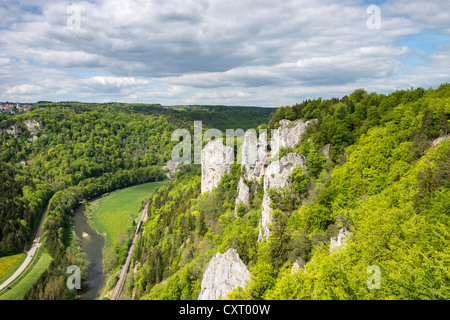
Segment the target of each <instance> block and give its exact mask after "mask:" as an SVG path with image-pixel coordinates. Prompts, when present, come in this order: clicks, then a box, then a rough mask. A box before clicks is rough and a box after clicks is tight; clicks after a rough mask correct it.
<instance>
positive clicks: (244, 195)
mask: <svg viewBox="0 0 450 320" xmlns="http://www.w3.org/2000/svg"><path fill="white" fill-rule="evenodd" d="M241 201H242V202H243V203H244V206H245V207H247V208H248V207H249V206H250V188H249V187H248V186H247V185H246V184H245V181H244V178H242V177H241V178H240V179H239V184H238V195H237V197H236V203H235V207H234V214H235V216H237V211H236V210H237V207H238V205H239V203H241Z"/></svg>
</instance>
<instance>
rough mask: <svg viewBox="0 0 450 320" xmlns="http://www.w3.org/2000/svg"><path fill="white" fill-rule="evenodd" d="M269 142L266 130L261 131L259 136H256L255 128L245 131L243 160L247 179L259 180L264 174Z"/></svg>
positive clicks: (242, 163) (242, 164)
mask: <svg viewBox="0 0 450 320" xmlns="http://www.w3.org/2000/svg"><path fill="white" fill-rule="evenodd" d="M267 143H268V141H267V132H266V131H261V133H260V135H259V137H256V131H254V130H249V131H247V132H246V133H245V135H244V142H243V143H242V160H241V166H242V168H243V172H244V177H245V179H247V180H251V181H259V180H260V179H261V178H262V177H263V176H264V166H265V162H266V160H267Z"/></svg>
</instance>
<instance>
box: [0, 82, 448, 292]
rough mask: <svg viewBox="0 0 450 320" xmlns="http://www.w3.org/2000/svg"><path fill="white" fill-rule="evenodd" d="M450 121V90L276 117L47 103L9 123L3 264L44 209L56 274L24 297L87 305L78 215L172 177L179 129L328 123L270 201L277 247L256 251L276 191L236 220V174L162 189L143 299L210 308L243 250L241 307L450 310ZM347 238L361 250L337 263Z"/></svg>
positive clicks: (1, 154)
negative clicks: (208, 293) (336, 304)
mask: <svg viewBox="0 0 450 320" xmlns="http://www.w3.org/2000/svg"><path fill="white" fill-rule="evenodd" d="M268 111H270V115H269V112H268ZM264 115H265V118H264ZM449 116H450V85H449V84H443V85H441V86H440V87H439V88H437V89H431V88H430V89H423V88H416V89H410V90H398V91H395V92H393V93H390V94H387V95H385V94H377V93H368V92H367V91H365V90H363V89H358V90H355V91H354V92H352V93H350V94H349V95H348V96H344V97H342V98H332V99H322V98H317V99H314V100H307V101H303V102H301V103H298V104H295V105H292V106H284V107H280V108H278V109H272V110H259V109H257V108H256V109H254V110H246V109H244V108H243V107H242V108H236V109H233V108H231V107H222V106H216V107H212V106H197V107H193V108H192V109H189V108H188V107H187V106H174V107H170V108H169V107H162V106H160V105H144V104H141V105H139V104H134V105H131V104H115V103H111V104H82V103H77V102H73V103H68V102H67V103H50V102H43V103H41V104H39V107H38V108H36V109H34V110H32V111H30V112H29V113H26V114H21V115H16V116H9V115H8V116H6V115H3V116H2V118H0V120H2V122H0V128H1V129H2V134H1V135H0V145H1V149H0V176H1V180H0V190H1V193H0V223H1V230H0V256H5V255H11V254H14V253H17V252H21V251H22V250H23V248H24V246H25V245H27V244H29V241H30V240H31V239H32V237H33V235H34V232H35V230H36V227H37V224H38V223H39V221H40V218H41V216H42V214H44V212H45V213H46V215H47V219H46V223H45V225H44V244H45V248H46V249H47V251H48V252H49V253H50V254H51V256H52V258H53V261H52V263H51V264H50V266H49V268H48V270H47V271H46V272H44V273H43V274H42V275H41V277H40V278H39V280H38V281H37V282H36V283H35V284H34V286H33V287H32V288H31V289H30V290H29V291H28V292H27V294H26V296H25V299H75V298H76V297H77V292H76V291H75V290H68V289H67V288H66V286H65V279H66V277H67V274H66V273H65V270H66V268H67V266H69V265H71V264H77V265H80V266H83V270H82V271H83V276H86V266H87V261H86V258H85V257H84V256H83V254H82V253H80V252H78V251H77V249H76V246H74V245H73V243H72V242H73V239H72V237H71V234H70V233H71V231H70V216H71V214H72V212H73V210H74V209H75V208H76V206H77V205H78V203H79V202H80V201H85V200H89V199H92V198H94V197H97V196H99V195H102V194H104V193H107V192H110V191H113V190H116V189H119V188H122V187H126V186H130V185H134V184H140V183H145V182H150V181H158V180H162V179H165V172H164V170H162V166H164V165H165V164H166V163H167V161H168V160H169V159H170V155H171V151H172V148H173V146H174V145H175V144H176V143H177V142H176V141H171V133H172V132H173V130H175V129H176V128H181V127H183V128H188V129H189V130H192V125H193V123H192V120H202V121H203V125H204V129H207V128H208V127H215V128H219V129H220V128H235V129H237V128H242V129H248V128H256V127H258V126H259V128H263V129H274V128H277V127H278V126H279V121H280V120H282V119H288V120H296V119H303V120H311V119H314V122H313V123H312V125H310V126H309V127H308V129H307V131H306V133H305V134H304V135H303V136H302V140H301V141H300V143H299V144H298V145H296V146H293V147H291V148H286V149H282V150H280V155H283V154H286V153H288V152H297V153H299V154H302V155H304V156H305V158H306V168H307V170H306V172H303V170H300V169H296V170H294V171H293V173H292V175H291V176H290V180H289V184H288V186H287V187H286V188H282V189H270V190H269V193H270V197H271V199H272V203H271V208H272V219H273V222H272V225H271V235H270V237H269V239H268V241H260V242H259V241H258V231H259V223H260V217H261V203H262V198H263V193H264V191H263V185H262V183H256V182H252V181H246V183H247V185H248V186H249V190H250V206H244V205H243V204H242V203H241V204H238V205H237V207H236V208H235V199H236V196H237V185H238V181H239V178H240V176H241V173H242V168H241V166H240V165H238V164H234V165H233V166H232V168H231V170H230V172H229V173H227V174H224V175H223V176H222V179H221V181H220V183H219V185H218V187H217V188H215V189H214V190H213V191H212V192H207V193H203V194H201V192H200V185H201V169H200V166H199V165H185V166H182V167H181V169H180V171H179V172H177V173H176V175H175V176H174V177H173V180H172V181H171V182H170V183H168V184H167V185H165V186H163V187H160V188H159V189H158V190H157V191H155V192H154V194H153V197H152V199H151V205H150V213H149V219H148V221H147V222H146V223H145V225H144V235H143V236H140V237H139V240H138V243H137V245H136V249H135V252H134V256H133V261H132V263H133V264H136V268H137V269H136V272H135V273H133V274H132V280H131V285H130V286H128V287H127V290H129V291H130V292H129V296H134V297H135V298H136V299H197V297H198V295H199V292H200V286H201V281H202V276H203V272H204V271H205V269H206V266H207V265H208V262H209V261H210V259H211V258H212V256H213V255H214V254H215V253H217V252H221V253H224V252H226V251H227V250H228V249H229V248H234V249H236V250H237V251H238V253H239V256H240V258H241V259H242V261H243V262H244V263H245V264H246V265H247V266H248V268H249V271H250V273H251V278H250V281H248V282H247V285H246V286H245V287H244V288H241V287H238V288H236V289H235V290H233V291H232V292H230V293H229V294H228V295H227V296H226V297H224V298H227V299H269V300H270V299H305V300H306V299H345V300H348V299H449V298H450V286H449V283H450V281H449V279H450V271H449V268H448V266H449V265H450V249H449V248H450V247H449V246H448V243H450V242H449V241H450V219H449V217H450V211H449V210H450V202H449V199H450V194H449V187H450V163H449V159H450V141H449V139H447V140H444V139H442V140H443V141H441V142H440V143H439V144H437V143H436V139H437V138H445V137H447V136H448V135H449ZM255 119H256V120H255ZM31 120H33V121H34V122H33V124H35V127H34V128H31V130H30V128H27V126H26V125H25V124H26V123H27V121H31ZM14 126H15V127H16V128H18V129H20V130H16V133H10V132H6V131H4V129H7V128H10V127H14ZM269 132H270V130H269ZM326 146H329V147H330V156H329V157H326V156H325V155H324V154H323V152H322V150H323V148H324V147H326ZM343 227H345V228H347V229H348V230H349V231H350V233H351V237H350V240H349V241H348V244H347V245H346V247H345V249H344V250H337V251H333V252H330V250H329V243H330V239H331V238H332V237H335V236H336V235H337V234H338V231H339V230H340V229H341V228H343ZM294 263H297V265H299V266H300V269H299V271H298V272H295V273H293V272H292V271H291V269H292V266H293V264H294ZM368 266H377V267H378V268H379V270H380V272H381V275H382V280H381V281H382V286H381V288H382V290H370V289H369V288H368V287H367V285H366V281H367V278H368V276H369V275H368V273H367V267H368Z"/></svg>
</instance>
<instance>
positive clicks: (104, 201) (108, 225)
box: [88, 181, 168, 247]
mask: <svg viewBox="0 0 450 320" xmlns="http://www.w3.org/2000/svg"><path fill="white" fill-rule="evenodd" d="M167 182H168V181H158V182H150V183H145V184H141V185H138V186H134V187H130V188H126V189H122V190H119V191H115V192H113V193H110V194H107V195H105V196H103V197H102V198H100V199H98V200H95V201H93V202H91V203H90V204H89V209H88V210H89V212H88V215H89V217H90V219H91V225H92V227H93V228H94V229H95V230H97V231H98V232H99V233H101V234H103V235H104V236H105V240H106V246H107V247H110V246H111V247H115V245H116V244H117V239H118V237H119V235H120V234H121V233H122V232H125V231H126V230H127V229H128V228H129V227H130V226H131V224H132V220H131V219H130V218H132V219H135V218H137V217H139V215H140V213H141V210H140V209H141V205H142V202H143V201H144V200H146V199H148V198H149V197H150V195H151V194H152V193H153V191H155V190H156V188H158V187H160V186H162V185H164V184H166V183H167Z"/></svg>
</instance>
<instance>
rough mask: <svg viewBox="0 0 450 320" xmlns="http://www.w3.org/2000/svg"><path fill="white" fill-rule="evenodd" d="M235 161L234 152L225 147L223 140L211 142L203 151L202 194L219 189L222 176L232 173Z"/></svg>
mask: <svg viewBox="0 0 450 320" xmlns="http://www.w3.org/2000/svg"><path fill="white" fill-rule="evenodd" d="M233 161H234V152H233V149H232V148H231V147H228V146H224V145H223V142H222V140H213V141H210V142H209V143H208V144H207V145H206V146H205V147H204V148H203V150H202V161H201V165H202V187H201V192H202V193H203V192H208V191H211V190H212V189H214V188H215V187H217V185H218V184H219V181H220V178H221V177H222V175H223V174H224V173H225V172H229V171H230V169H231V165H232V164H233Z"/></svg>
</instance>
